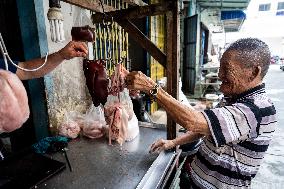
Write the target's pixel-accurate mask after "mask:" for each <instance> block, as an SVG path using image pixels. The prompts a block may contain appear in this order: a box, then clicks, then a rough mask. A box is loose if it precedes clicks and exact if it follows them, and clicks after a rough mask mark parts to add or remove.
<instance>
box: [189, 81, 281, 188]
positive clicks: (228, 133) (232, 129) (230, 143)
mask: <svg viewBox="0 0 284 189" xmlns="http://www.w3.org/2000/svg"><path fill="white" fill-rule="evenodd" d="M203 114H204V116H205V118H206V120H207V122H208V125H209V128H210V131H211V135H212V136H210V137H207V138H206V139H204V142H203V144H202V145H201V147H200V148H199V151H198V152H197V154H196V156H195V157H194V159H193V161H192V163H191V170H190V177H191V181H192V183H191V185H192V188H210V189H216V188H218V189H221V188H249V187H250V184H251V180H252V178H254V177H255V175H256V173H257V171H258V169H259V166H260V164H261V161H262V159H263V157H264V154H265V152H266V150H267V148H268V145H269V142H270V140H271V138H272V134H273V132H274V130H275V127H276V124H277V121H276V110H275V108H274V105H273V104H272V102H271V100H270V99H269V98H268V97H267V95H266V92H265V85H264V84H261V85H259V86H257V87H255V88H253V89H250V90H248V91H247V92H244V93H242V94H240V95H239V96H238V97H237V98H235V99H231V102H230V103H228V102H227V104H226V105H224V106H218V107H217V108H213V109H210V110H205V111H204V112H203Z"/></svg>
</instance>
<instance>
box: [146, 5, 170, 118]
mask: <svg viewBox="0 0 284 189" xmlns="http://www.w3.org/2000/svg"><path fill="white" fill-rule="evenodd" d="M153 3H158V1H157V0H151V4H153ZM165 33H166V27H165V16H164V15H159V16H154V17H150V39H151V41H152V42H154V43H155V44H156V45H157V47H158V48H160V49H161V50H162V51H163V52H164V51H165V48H166V43H165V41H166V40H165V37H166V34H165ZM164 76H165V69H164V68H163V66H162V65H161V64H160V63H158V62H157V61H156V60H155V59H153V58H152V57H151V58H150V77H151V78H152V79H153V80H154V81H157V80H159V79H161V78H162V77H164ZM157 109H158V104H157V103H156V102H153V103H152V104H151V113H153V112H155V111H156V110H157Z"/></svg>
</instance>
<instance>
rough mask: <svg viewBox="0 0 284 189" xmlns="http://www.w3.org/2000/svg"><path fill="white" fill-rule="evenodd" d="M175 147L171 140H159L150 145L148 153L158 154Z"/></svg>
mask: <svg viewBox="0 0 284 189" xmlns="http://www.w3.org/2000/svg"><path fill="white" fill-rule="evenodd" d="M175 146H176V144H175V143H174V141H173V140H164V139H159V140H157V141H156V142H154V143H153V144H152V145H151V148H150V151H149V152H150V153H154V152H158V153H160V152H161V151H163V150H169V149H172V148H174V147H175Z"/></svg>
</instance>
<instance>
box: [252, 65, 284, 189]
mask: <svg viewBox="0 0 284 189" xmlns="http://www.w3.org/2000/svg"><path fill="white" fill-rule="evenodd" d="M265 83H266V89H267V90H266V91H267V93H268V95H269V97H270V98H271V99H272V101H273V102H274V104H275V107H276V110H277V115H278V128H277V129H276V132H275V134H274V139H273V141H272V142H271V144H270V147H269V149H268V154H267V155H266V156H265V158H264V162H263V164H262V166H261V168H260V170H259V172H258V174H257V176H256V178H255V179H254V181H253V184H252V188H253V189H264V188H269V189H282V188H284V134H283V133H284V72H283V71H282V70H280V68H279V65H271V66H270V69H269V71H268V74H267V76H266V78H265Z"/></svg>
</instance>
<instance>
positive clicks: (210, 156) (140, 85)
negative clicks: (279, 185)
mask: <svg viewBox="0 0 284 189" xmlns="http://www.w3.org/2000/svg"><path fill="white" fill-rule="evenodd" d="M269 62H270V51H269V48H268V46H267V45H266V44H265V43H264V42H262V41H260V40H258V39H253V38H247V39H240V40H238V41H236V42H234V43H233V44H231V46H229V47H228V49H227V50H226V51H225V53H224V54H223V56H222V58H221V65H220V66H221V67H220V72H219V77H220V80H221V81H222V85H221V88H220V90H221V92H223V93H224V95H225V97H226V98H225V99H226V101H225V102H224V103H220V105H219V106H218V107H216V108H213V109H208V110H205V111H203V112H198V111H194V110H192V109H190V108H188V107H185V106H183V105H182V104H181V103H180V102H178V101H177V100H176V99H174V98H172V97H171V96H170V95H169V94H167V93H166V92H165V91H163V90H162V89H161V88H160V87H159V86H158V85H156V84H155V82H153V81H152V80H151V79H149V78H148V77H146V76H145V75H143V74H142V73H141V72H131V73H130V74H129V75H128V76H127V79H126V82H127V84H128V87H129V89H136V90H142V91H145V92H147V93H148V94H150V95H151V96H152V97H153V98H155V99H156V100H157V102H158V103H159V104H160V105H161V106H162V107H163V108H164V109H165V110H166V111H167V113H168V115H169V116H171V118H172V119H174V120H175V121H176V122H177V123H179V124H180V125H181V126H183V127H185V128H186V129H187V130H188V131H189V132H188V133H186V134H185V135H182V136H180V137H178V138H176V139H174V140H161V139H160V140H158V141H157V142H156V143H154V144H153V145H152V147H151V150H153V151H155V150H163V149H169V148H172V147H174V146H176V145H180V144H184V143H187V142H191V141H193V140H196V139H198V138H200V137H203V136H205V138H204V142H203V144H202V145H201V147H200V148H199V150H198V152H197V153H196V154H195V157H194V158H193V161H192V162H191V163H190V171H189V173H188V174H189V177H190V186H188V188H248V187H250V184H251V180H252V178H254V177H255V175H256V173H257V171H258V169H259V166H260V163H261V161H262V159H263V157H264V154H265V152H266V150H267V148H268V145H269V142H270V140H271V137H272V133H273V132H274V130H275V126H276V111H275V108H274V106H273V104H272V102H271V100H270V99H269V98H268V97H267V94H266V92H265V85H264V83H262V80H263V77H264V76H265V74H266V73H267V71H268V68H269ZM221 104H223V105H222V106H221Z"/></svg>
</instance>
